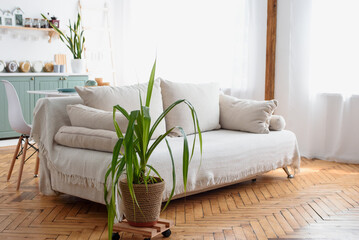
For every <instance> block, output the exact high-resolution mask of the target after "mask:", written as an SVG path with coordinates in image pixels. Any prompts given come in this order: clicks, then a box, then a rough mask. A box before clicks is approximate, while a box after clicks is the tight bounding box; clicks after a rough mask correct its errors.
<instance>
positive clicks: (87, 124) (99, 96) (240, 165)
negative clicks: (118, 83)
mask: <svg viewBox="0 0 359 240" xmlns="http://www.w3.org/2000/svg"><path fill="white" fill-rule="evenodd" d="M146 87H147V85H146V84H138V85H134V86H127V87H117V88H116V87H93V88H77V91H78V93H79V95H80V96H81V97H62V98H42V99H39V100H38V102H37V104H36V107H35V110H34V121H33V128H32V133H31V136H32V137H33V139H34V140H35V141H36V142H37V144H38V146H39V157H40V162H41V164H40V191H41V192H42V193H43V194H44V195H54V194H59V193H66V194H70V195H73V196H77V197H80V198H84V199H88V200H90V201H94V202H98V203H101V204H104V203H105V202H104V194H103V192H104V178H105V173H106V171H107V169H108V166H109V163H110V161H111V158H112V153H111V151H112V148H113V146H114V144H115V142H116V134H115V132H114V131H113V130H114V129H112V128H113V124H112V112H111V111H112V106H113V105H114V104H116V103H117V104H120V105H123V106H124V108H125V109H126V108H127V109H126V110H128V111H130V110H131V108H135V109H136V108H138V106H139V105H138V104H139V102H138V101H139V100H138V96H139V94H138V93H140V94H144V93H145V92H146ZM134 91H135V92H134ZM179 98H186V99H188V100H189V101H190V102H191V103H192V104H193V106H194V107H195V109H196V111H197V114H198V117H199V122H200V126H201V129H202V138H203V154H202V155H201V154H200V151H199V149H198V148H196V150H195V152H194V156H193V159H192V161H191V163H190V167H189V173H188V183H187V192H186V193H185V192H184V189H183V182H182V148H183V137H181V136H180V134H179V133H178V132H174V133H173V134H172V136H171V137H168V138H167V139H168V142H169V144H170V145H171V147H172V152H173V156H174V160H175V164H176V171H177V174H176V177H177V179H176V184H177V186H176V190H175V193H174V198H179V197H183V196H185V195H187V196H188V195H191V194H196V193H200V192H204V191H208V190H211V189H215V188H219V187H223V186H227V185H230V184H235V183H238V182H241V181H245V180H249V179H253V178H256V176H257V175H260V174H263V173H265V172H268V171H271V170H275V169H277V168H285V169H286V170H288V169H287V167H288V166H290V167H291V171H292V174H294V173H297V172H298V171H299V168H300V154H299V150H298V146H297V140H296V136H295V134H294V133H293V132H291V131H288V130H282V129H283V127H284V123H283V121H284V120H283V118H281V117H278V116H275V115H272V114H273V112H274V110H275V107H276V106H277V102H276V101H275V100H272V101H252V100H243V99H236V98H233V97H230V96H226V95H223V94H221V93H220V92H219V87H218V85H216V84H213V83H210V84H202V85H201V84H179V83H172V82H169V81H165V80H156V82H155V86H154V91H153V96H152V102H151V105H150V108H151V112H150V113H151V116H154V117H153V118H155V117H156V116H158V114H160V113H161V111H162V110H163V109H164V108H166V107H167V106H168V105H169V104H170V103H171V102H173V100H176V99H179ZM96 109H97V110H96ZM152 109H153V110H152ZM132 110H134V109H132ZM91 111H93V112H91ZM87 114H90V115H89V116H88V115H87ZM91 114H92V115H91ZM91 116H92V117H91ZM108 116H109V117H108ZM122 117H123V116H122ZM190 117H191V115H190V113H189V112H188V111H187V110H186V106H184V105H183V106H178V107H176V108H174V111H173V114H172V115H168V116H167V118H166V119H165V121H163V123H162V125H161V126H159V128H158V129H159V130H160V131H162V133H163V131H165V130H166V129H168V128H169V127H171V126H172V125H177V124H180V126H183V127H184V130H185V131H186V133H188V139H189V142H190V144H191V142H192V141H193V140H194V136H195V134H194V133H195V132H194V129H193V125H192V123H191V119H190ZM188 118H189V119H188ZM116 119H117V121H118V122H120V123H119V125H120V128H121V130H123V131H125V128H126V123H124V125H123V126H122V125H121V122H122V120H123V119H121V116H120V115H119V116H117V115H116ZM188 121H189V122H188ZM99 128H100V129H99ZM270 129H272V130H270ZM158 134H161V133H160V132H159V133H157V136H158ZM154 135H156V134H154ZM197 139H198V138H197ZM151 141H154V139H153V140H151ZM197 146H198V145H197ZM169 157H170V156H169V153H168V149H167V146H166V144H165V143H164V142H163V143H162V144H160V145H159V147H158V148H157V149H156V150H155V151H154V152H153V154H152V156H151V158H150V164H151V165H152V166H153V167H155V168H156V169H157V170H158V172H159V173H160V175H161V176H162V178H164V179H165V181H166V188H165V191H164V193H163V200H164V201H165V200H166V199H167V198H168V197H169V195H170V192H171V187H172V175H171V174H172V173H171V171H172V165H171V161H170V159H169ZM284 174H285V173H284V172H283V177H284V176H285V175H284ZM287 174H288V176H290V173H289V172H288V171H287ZM118 211H119V213H120V216H121V213H122V211H121V199H120V198H118Z"/></svg>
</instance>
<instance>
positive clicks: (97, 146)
mask: <svg viewBox="0 0 359 240" xmlns="http://www.w3.org/2000/svg"><path fill="white" fill-rule="evenodd" d="M117 140H118V138H117V135H116V132H114V131H108V130H101V129H89V128H83V127H72V126H62V127H61V128H60V129H59V131H58V132H57V133H56V135H55V141H56V142H57V143H58V144H60V145H64V146H67V147H73V148H85V149H91V150H97V151H102V152H112V151H113V147H114V146H115V145H116V142H117Z"/></svg>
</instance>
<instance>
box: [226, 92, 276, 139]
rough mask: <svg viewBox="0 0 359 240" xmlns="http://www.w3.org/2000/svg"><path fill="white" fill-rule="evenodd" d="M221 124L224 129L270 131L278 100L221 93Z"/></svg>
mask: <svg viewBox="0 0 359 240" xmlns="http://www.w3.org/2000/svg"><path fill="white" fill-rule="evenodd" d="M219 104H220V109H221V114H220V124H221V127H222V128H223V129H230V130H239V131H244V132H251V133H269V121H270V117H271V116H272V113H273V111H274V109H276V107H277V100H270V101H255V100H247V99H238V98H235V97H231V96H228V95H223V94H222V95H220V97H219Z"/></svg>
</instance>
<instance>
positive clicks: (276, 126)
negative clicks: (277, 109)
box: [269, 115, 285, 131]
mask: <svg viewBox="0 0 359 240" xmlns="http://www.w3.org/2000/svg"><path fill="white" fill-rule="evenodd" d="M284 128H285V119H284V117H283V116H280V115H272V116H271V118H270V121H269V130H271V131H282V130H283V129H284Z"/></svg>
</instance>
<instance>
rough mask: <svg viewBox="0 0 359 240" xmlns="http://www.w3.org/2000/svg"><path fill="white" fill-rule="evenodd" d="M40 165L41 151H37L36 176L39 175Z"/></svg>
mask: <svg viewBox="0 0 359 240" xmlns="http://www.w3.org/2000/svg"><path fill="white" fill-rule="evenodd" d="M39 165H40V158H39V152H37V156H36V164H35V172H34V177H37V176H38V174H39Z"/></svg>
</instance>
